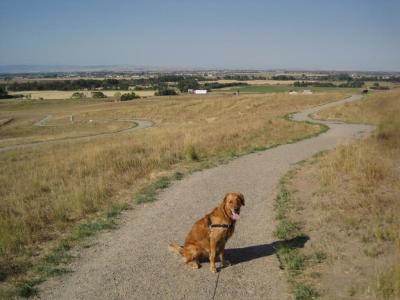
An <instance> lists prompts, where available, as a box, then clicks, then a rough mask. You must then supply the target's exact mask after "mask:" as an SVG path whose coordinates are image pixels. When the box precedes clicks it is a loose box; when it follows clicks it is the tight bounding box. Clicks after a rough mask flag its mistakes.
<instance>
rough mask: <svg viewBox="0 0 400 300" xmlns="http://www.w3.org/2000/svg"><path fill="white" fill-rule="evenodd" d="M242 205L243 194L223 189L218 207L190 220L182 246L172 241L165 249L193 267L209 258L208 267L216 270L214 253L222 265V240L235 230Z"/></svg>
mask: <svg viewBox="0 0 400 300" xmlns="http://www.w3.org/2000/svg"><path fill="white" fill-rule="evenodd" d="M242 206H244V197H243V195H242V194H241V193H227V194H226V195H225V197H224V200H223V201H222V203H221V204H220V205H219V206H218V207H216V208H214V210H213V211H212V212H211V213H209V214H207V215H206V216H204V217H203V218H202V219H200V220H198V221H197V222H196V223H194V225H193V227H192V229H191V230H190V232H189V234H188V235H187V237H186V241H185V245H184V246H183V247H182V246H179V245H177V244H175V243H172V244H170V245H169V246H168V249H169V250H170V251H172V252H175V253H176V254H178V255H180V256H181V257H182V260H183V262H184V263H185V264H188V265H189V266H191V267H192V268H193V269H198V268H199V267H200V264H199V261H200V259H204V258H209V259H210V270H211V272H213V273H216V272H217V269H216V268H215V256H218V255H219V258H220V262H221V264H222V266H225V265H226V262H225V260H224V249H225V244H226V242H227V241H228V239H229V238H230V237H231V236H232V234H233V232H234V231H235V224H236V221H237V220H239V218H240V208H241V207H242Z"/></svg>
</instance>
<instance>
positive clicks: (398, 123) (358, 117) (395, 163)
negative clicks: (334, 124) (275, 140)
mask: <svg viewBox="0 0 400 300" xmlns="http://www.w3.org/2000/svg"><path fill="white" fill-rule="evenodd" d="M399 99H400V90H393V91H388V92H383V93H375V94H372V95H370V96H368V97H367V98H366V100H364V101H362V102H358V103H352V104H346V105H344V106H341V107H336V108H332V109H329V110H327V111H324V112H320V113H318V117H320V118H332V119H342V120H346V121H351V122H364V123H372V124H376V125H377V130H376V132H375V133H374V134H373V135H372V136H371V137H369V138H368V139H366V140H362V141H359V142H356V143H354V144H351V145H343V146H339V147H338V148H337V149H335V150H334V151H331V152H329V153H327V154H324V155H322V156H320V157H319V158H317V159H316V161H314V162H313V163H311V164H307V165H306V166H305V167H303V168H301V169H300V171H297V174H296V175H294V176H293V178H292V180H291V184H289V186H290V188H288V189H289V190H290V191H292V198H293V199H294V207H297V208H298V209H299V210H298V211H297V212H293V213H292V219H293V222H298V223H297V224H304V226H303V231H304V232H305V233H306V234H309V235H310V236H311V240H310V241H311V242H310V244H309V247H308V249H305V251H304V253H303V255H305V257H307V255H309V254H310V253H311V252H312V251H316V250H317V251H319V252H321V253H323V254H324V256H325V257H326V261H324V263H323V264H322V265H321V264H319V265H311V266H310V267H309V268H308V269H307V271H305V272H304V274H303V281H304V282H308V283H311V284H312V285H314V286H315V287H317V290H318V291H319V292H320V294H321V296H322V298H324V299H332V298H335V297H338V298H340V299H354V298H356V299H377V298H378V299H398V298H399V297H400V234H399V233H400V218H399V217H398V216H399V215H400V202H399V195H400V181H399V177H400V172H399V170H400V168H399V166H400V119H399V117H398V116H399V115H400V101H399Z"/></svg>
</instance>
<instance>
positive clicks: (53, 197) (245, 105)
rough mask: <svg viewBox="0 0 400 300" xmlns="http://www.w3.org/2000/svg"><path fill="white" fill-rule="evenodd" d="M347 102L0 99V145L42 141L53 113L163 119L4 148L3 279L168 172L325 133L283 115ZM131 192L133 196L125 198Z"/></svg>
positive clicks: (282, 97) (320, 97)
mask: <svg viewBox="0 0 400 300" xmlns="http://www.w3.org/2000/svg"><path fill="white" fill-rule="evenodd" d="M343 96H344V94H343V93H318V94H314V95H298V96H297V97H292V96H290V95H287V94H282V93H281V94H246V95H245V94H243V95H240V96H233V95H230V94H214V95H213V94H210V95H207V96H202V97H201V96H193V95H187V96H176V97H151V98H148V99H139V100H134V101H127V102H118V103H105V102H103V101H95V100H91V101H89V100H81V101H75V100H42V101H37V100H33V101H25V100H22V101H0V112H1V114H2V115H0V119H5V118H10V117H14V118H15V119H14V121H12V122H10V123H8V124H6V125H3V126H1V127H0V128H1V132H2V135H1V138H0V140H4V139H12V138H21V139H28V140H29V139H30V138H31V136H37V135H38V132H40V131H41V130H47V129H44V128H41V127H40V128H39V127H33V126H32V124H33V123H34V122H36V121H38V120H39V119H41V118H42V117H43V115H47V114H51V115H54V116H56V117H59V120H58V121H57V120H55V121H57V122H58V124H60V123H63V122H64V121H65V116H66V115H68V114H69V113H71V112H73V113H74V114H76V116H77V118H78V116H79V118H84V119H85V120H88V119H93V120H101V119H115V118H128V117H129V118H145V119H151V120H153V121H155V123H156V126H155V127H153V128H149V129H144V130H138V131H136V132H135V133H130V134H119V135H115V136H113V137H109V136H108V137H99V138H96V139H94V140H91V141H77V140H75V141H70V142H65V143H62V144H52V145H40V146H37V147H34V148H29V149H28V148H27V149H20V150H13V151H8V152H1V153H0V195H1V197H0V271H1V272H2V276H3V277H4V276H10V275H12V274H13V273H19V272H24V270H26V266H29V265H30V264H31V263H33V264H34V262H35V261H37V260H38V258H40V257H42V256H43V253H46V250H43V249H48V247H45V246H44V245H48V243H49V241H51V240H56V239H57V238H59V237H60V236H61V235H62V234H64V233H66V232H68V231H69V230H70V229H71V228H73V226H75V225H76V224H77V223H78V222H79V221H81V220H82V219H86V218H88V217H90V216H94V215H95V214H96V213H97V212H99V211H102V210H104V209H106V208H107V207H109V206H110V205H116V204H118V203H131V202H132V200H131V199H132V194H133V193H134V192H135V191H137V190H138V189H139V188H140V187H142V186H143V185H144V184H146V183H148V182H149V181H150V180H154V178H156V177H157V176H160V175H161V174H171V173H172V172H174V171H175V170H187V169H190V170H193V169H195V168H204V167H205V166H208V165H213V164H215V163H218V162H222V161H226V160H227V159H231V158H233V157H236V156H238V155H241V154H245V153H249V152H252V151H256V150H257V149H265V148H266V147H268V146H271V145H275V144H279V143H286V142H287V141H289V140H293V139H298V138H301V137H304V136H307V135H310V134H314V133H316V132H319V130H320V127H319V126H318V125H311V124H307V123H294V122H289V121H287V120H285V119H283V118H282V117H281V116H283V115H285V114H287V113H289V112H293V111H297V110H301V109H303V108H305V107H308V106H314V105H318V104H321V103H326V102H328V101H334V100H337V99H340V98H342V97H343ZM232 120H234V122H232ZM14 122H15V123H14ZM57 122H56V123H57ZM13 124H14V125H13ZM13 126H16V128H13ZM65 128H69V127H68V126H65ZM46 134H48V133H46ZM168 172H169V173H168ZM172 174H173V173H172ZM126 189H129V193H128V194H127V190H126ZM124 191H125V195H128V196H125V197H121V193H122V194H123V192H124ZM29 253H35V256H32V255H29ZM1 285H2V283H0V287H1Z"/></svg>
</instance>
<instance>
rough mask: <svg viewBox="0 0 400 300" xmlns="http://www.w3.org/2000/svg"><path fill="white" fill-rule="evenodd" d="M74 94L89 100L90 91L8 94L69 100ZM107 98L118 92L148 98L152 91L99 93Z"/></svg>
mask: <svg viewBox="0 0 400 300" xmlns="http://www.w3.org/2000/svg"><path fill="white" fill-rule="evenodd" d="M75 92H82V93H84V94H85V95H86V96H87V97H88V98H90V97H91V96H92V95H91V91H22V92H10V94H11V95H15V94H23V95H31V99H40V98H43V99H69V98H71V96H72V94H73V93H75ZM101 92H103V93H104V94H105V95H106V96H107V97H112V96H114V94H115V93H117V92H119V93H121V94H126V93H131V92H134V93H135V94H136V95H138V96H140V97H149V96H154V91H127V90H115V91H112V90H111V91H108V90H107V91H101Z"/></svg>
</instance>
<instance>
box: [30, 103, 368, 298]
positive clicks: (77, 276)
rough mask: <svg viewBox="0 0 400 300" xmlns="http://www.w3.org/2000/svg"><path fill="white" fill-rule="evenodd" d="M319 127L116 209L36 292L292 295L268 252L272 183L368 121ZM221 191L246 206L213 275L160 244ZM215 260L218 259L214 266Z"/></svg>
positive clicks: (356, 134)
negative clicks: (64, 270)
mask: <svg viewBox="0 0 400 300" xmlns="http://www.w3.org/2000/svg"><path fill="white" fill-rule="evenodd" d="M360 99H361V96H359V95H355V96H352V97H351V98H347V99H345V100H342V101H337V102H335V103H329V104H326V105H321V106H318V107H315V108H312V109H308V110H305V111H303V112H301V113H297V114H294V115H293V117H292V118H293V120H296V121H304V120H310V118H309V117H308V114H310V113H313V112H317V111H319V110H323V109H325V108H328V107H331V106H334V105H339V104H343V103H347V102H351V101H358V100H360ZM323 123H325V124H327V125H328V126H329V127H330V130H328V131H327V132H325V133H323V134H321V135H319V136H317V137H314V138H310V139H306V140H302V141H299V142H297V143H294V144H287V145H282V146H279V147H276V148H272V149H269V150H266V151H263V152H258V153H254V154H249V155H246V156H243V157H240V158H238V159H235V160H233V161H231V162H230V163H228V164H226V165H221V166H218V167H216V168H213V169H208V170H204V171H202V172H196V173H193V174H192V175H189V176H188V177H185V178H184V179H183V180H181V181H177V182H175V183H174V184H172V186H171V187H170V188H168V189H166V190H164V191H163V192H162V193H161V194H160V195H159V200H158V201H156V202H154V203H150V204H144V205H140V206H138V207H136V208H135V209H134V210H131V211H127V212H124V213H123V215H122V216H121V226H120V228H119V229H117V230H113V231H109V232H105V233H102V234H100V235H99V236H98V237H97V238H96V239H95V243H94V244H93V245H92V246H91V247H89V248H86V249H80V250H79V251H78V253H79V256H80V258H79V259H77V260H75V261H74V262H73V263H72V264H71V265H70V266H69V267H70V268H71V270H73V272H71V273H68V274H66V275H64V276H62V277H60V278H54V279H51V280H49V281H47V282H45V283H44V284H42V285H41V286H40V287H39V294H38V296H37V297H38V298H40V299H229V300H232V299H292V297H291V296H290V294H289V291H288V286H287V283H286V278H285V276H284V273H283V271H281V270H280V269H279V262H278V260H277V258H276V256H275V255H274V251H275V247H274V246H276V242H277V240H276V239H275V238H274V237H273V234H272V232H273V230H274V228H275V225H276V224H275V220H274V215H275V214H274V211H273V204H274V198H275V195H276V191H275V187H276V186H277V184H278V182H279V179H280V178H281V177H282V176H283V175H284V174H285V173H286V172H287V171H288V170H289V169H290V167H291V165H292V164H294V163H296V162H298V161H300V160H303V159H307V158H309V157H311V156H312V155H313V154H316V153H318V152H319V151H322V150H327V149H332V148H334V147H335V146H336V145H338V144H339V143H346V142H350V141H353V140H355V139H357V138H360V137H363V136H366V135H367V134H368V133H370V132H371V131H372V130H373V129H374V127H373V126H369V125H357V124H344V123H338V122H323ZM228 191H240V192H242V193H243V194H244V195H245V198H246V206H245V207H243V209H242V214H241V216H242V218H241V220H240V221H238V224H237V227H236V229H237V230H236V232H235V234H234V235H233V237H232V239H231V240H230V241H229V242H228V244H227V248H226V252H225V253H226V258H227V259H228V260H230V261H231V262H232V266H230V267H227V268H224V269H222V270H221V271H220V272H219V273H218V274H212V273H211V272H210V271H209V264H208V263H203V265H202V268H201V269H199V270H192V269H190V268H189V267H186V266H184V265H182V263H181V262H180V259H178V258H177V257H176V256H175V255H174V254H173V253H170V252H168V251H167V245H168V244H169V243H170V242H172V241H174V242H178V243H180V244H183V242H184V239H185V236H186V234H187V232H188V231H189V229H190V227H191V226H192V224H193V223H194V222H195V221H196V220H198V219H199V218H201V217H202V216H204V215H205V214H206V213H208V212H210V211H211V210H212V208H214V207H215V206H216V205H218V203H219V202H220V201H221V199H222V198H223V196H224V194H225V193H226V192H228ZM217 266H218V265H217Z"/></svg>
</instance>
